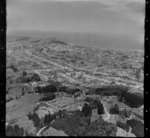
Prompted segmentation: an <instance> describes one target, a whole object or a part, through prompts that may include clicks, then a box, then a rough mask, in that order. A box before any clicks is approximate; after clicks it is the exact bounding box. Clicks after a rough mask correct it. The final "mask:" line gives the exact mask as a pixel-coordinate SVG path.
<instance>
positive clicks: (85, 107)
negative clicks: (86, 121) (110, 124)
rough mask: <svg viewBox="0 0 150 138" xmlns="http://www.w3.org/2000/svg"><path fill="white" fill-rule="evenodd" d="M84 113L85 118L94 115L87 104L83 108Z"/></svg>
mask: <svg viewBox="0 0 150 138" xmlns="http://www.w3.org/2000/svg"><path fill="white" fill-rule="evenodd" d="M82 113H83V114H84V116H85V117H87V116H91V114H92V109H91V107H90V106H89V105H88V104H86V103H85V104H84V106H83V108H82Z"/></svg>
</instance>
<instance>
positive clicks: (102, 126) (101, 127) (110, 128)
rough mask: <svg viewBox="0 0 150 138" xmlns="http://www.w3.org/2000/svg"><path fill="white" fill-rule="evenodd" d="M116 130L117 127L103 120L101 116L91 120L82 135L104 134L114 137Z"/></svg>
mask: <svg viewBox="0 0 150 138" xmlns="http://www.w3.org/2000/svg"><path fill="white" fill-rule="evenodd" d="M116 132H117V127H116V125H115V124H113V123H108V122H105V121H104V120H103V119H102V118H99V119H98V120H96V121H94V122H92V123H91V124H90V125H89V126H88V128H87V131H86V133H85V134H84V136H106V137H109V136H110V137H115V136H116Z"/></svg>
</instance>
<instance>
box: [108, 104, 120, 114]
mask: <svg viewBox="0 0 150 138" xmlns="http://www.w3.org/2000/svg"><path fill="white" fill-rule="evenodd" d="M109 112H110V113H111V114H119V107H118V105H117V104H115V105H114V106H113V107H112V108H110V111H109Z"/></svg>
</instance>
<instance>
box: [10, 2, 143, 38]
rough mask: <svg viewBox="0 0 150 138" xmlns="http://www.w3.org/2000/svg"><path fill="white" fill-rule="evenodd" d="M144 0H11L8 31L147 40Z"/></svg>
mask: <svg viewBox="0 0 150 138" xmlns="http://www.w3.org/2000/svg"><path fill="white" fill-rule="evenodd" d="M144 17H145V1H144V0H7V33H8V34H9V33H11V32H13V31H17V30H40V31H61V32H81V33H82V32H90V33H100V34H114V35H134V36H136V37H137V39H138V40H139V41H142V40H143V39H144V37H143V36H144Z"/></svg>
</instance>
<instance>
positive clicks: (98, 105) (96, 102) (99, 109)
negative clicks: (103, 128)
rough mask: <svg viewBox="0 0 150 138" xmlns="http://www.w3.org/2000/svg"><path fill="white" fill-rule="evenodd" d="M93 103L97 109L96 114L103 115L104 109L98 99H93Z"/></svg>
mask: <svg viewBox="0 0 150 138" xmlns="http://www.w3.org/2000/svg"><path fill="white" fill-rule="evenodd" d="M94 103H95V105H96V106H97V107H98V114H104V107H103V104H102V103H101V101H100V100H99V99H95V100H94Z"/></svg>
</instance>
